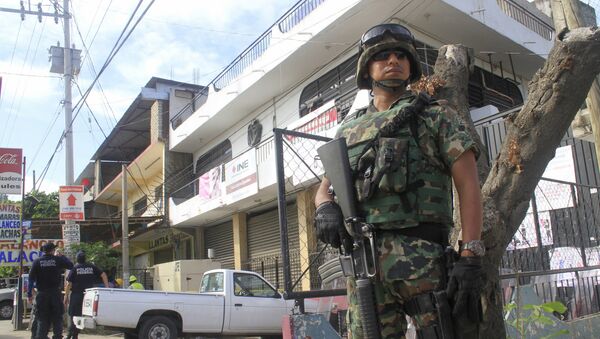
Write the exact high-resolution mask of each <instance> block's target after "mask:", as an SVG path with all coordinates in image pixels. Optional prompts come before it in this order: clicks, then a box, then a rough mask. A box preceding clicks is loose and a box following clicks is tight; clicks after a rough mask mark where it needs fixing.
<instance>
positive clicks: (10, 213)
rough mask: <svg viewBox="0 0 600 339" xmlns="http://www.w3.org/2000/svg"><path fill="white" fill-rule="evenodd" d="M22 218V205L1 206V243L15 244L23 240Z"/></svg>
mask: <svg viewBox="0 0 600 339" xmlns="http://www.w3.org/2000/svg"><path fill="white" fill-rule="evenodd" d="M20 218H21V205H20V204H0V243H6V242H8V243H13V242H18V241H19V240H20V239H21V232H22V229H21V221H20Z"/></svg>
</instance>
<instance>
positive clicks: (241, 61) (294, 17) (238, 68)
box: [171, 0, 325, 129]
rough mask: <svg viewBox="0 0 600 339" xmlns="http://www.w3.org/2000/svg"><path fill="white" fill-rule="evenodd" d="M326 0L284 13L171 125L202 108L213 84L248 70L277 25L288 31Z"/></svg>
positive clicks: (308, 0) (311, 0) (305, 0)
mask: <svg viewBox="0 0 600 339" xmlns="http://www.w3.org/2000/svg"><path fill="white" fill-rule="evenodd" d="M323 2H325V0H300V1H298V2H297V3H296V4H295V5H294V6H293V7H292V8H291V9H290V10H288V11H287V12H286V13H284V14H283V16H282V17H281V18H279V19H278V20H277V21H276V22H275V24H273V25H272V26H271V27H269V28H268V29H267V30H266V31H265V32H264V33H263V34H261V35H260V36H259V37H258V39H256V40H255V41H254V42H253V43H252V44H250V46H248V47H247V48H246V49H245V50H244V51H242V53H240V55H239V56H238V57H236V58H235V59H234V60H233V61H232V62H231V63H230V64H229V65H227V66H226V67H225V68H224V69H223V71H221V73H219V74H218V75H217V76H216V77H215V78H214V79H213V80H212V81H211V82H210V83H209V84H208V85H207V86H206V88H205V89H203V90H202V91H201V92H200V93H199V94H198V95H196V97H194V99H193V100H192V102H191V103H190V104H188V105H186V106H185V107H183V108H182V109H181V111H179V112H178V113H177V114H175V116H173V117H172V118H171V127H172V128H173V129H176V128H177V127H179V126H181V124H182V123H183V122H184V121H185V120H187V119H188V118H189V117H190V116H191V115H192V114H193V113H194V112H195V111H196V110H197V109H198V108H200V107H201V106H202V105H203V104H204V102H205V101H206V99H207V97H208V89H209V87H210V86H211V85H212V86H213V88H214V89H215V91H219V90H221V89H223V88H225V87H227V85H229V84H230V83H231V82H232V81H233V80H235V79H236V78H237V77H238V76H240V74H242V73H243V72H244V70H246V68H248V67H249V66H250V65H252V63H254V61H256V60H257V59H258V58H259V57H260V56H261V55H262V54H263V53H264V52H265V51H266V50H267V49H268V48H269V46H270V45H271V36H272V33H273V28H274V27H276V26H277V28H278V29H279V31H280V32H282V33H287V32H289V31H290V30H291V29H292V28H293V27H295V26H296V25H297V24H298V23H300V22H301V21H302V20H303V19H304V18H306V17H307V16H308V14H310V13H311V12H312V11H313V10H315V9H316V8H317V7H318V6H319V5H321V4H322V3H323Z"/></svg>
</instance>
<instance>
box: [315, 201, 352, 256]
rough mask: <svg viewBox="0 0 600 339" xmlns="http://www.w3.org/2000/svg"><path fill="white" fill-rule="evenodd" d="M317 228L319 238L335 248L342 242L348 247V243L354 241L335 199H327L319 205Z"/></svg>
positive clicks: (316, 220) (316, 217) (316, 215)
mask: <svg viewBox="0 0 600 339" xmlns="http://www.w3.org/2000/svg"><path fill="white" fill-rule="evenodd" d="M315 228H316V229H317V239H319V240H321V241H322V242H324V243H326V244H330V245H331V246H333V247H335V248H340V246H341V245H342V244H343V245H344V247H345V248H348V247H347V246H348V244H351V243H352V238H350V235H349V234H348V232H347V231H346V227H345V226H344V216H343V215H342V210H341V209H340V206H339V205H338V204H336V203H335V202H334V201H326V202H324V203H321V204H320V205H319V206H318V207H317V211H316V213H315Z"/></svg>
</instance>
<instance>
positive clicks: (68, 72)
mask: <svg viewBox="0 0 600 339" xmlns="http://www.w3.org/2000/svg"><path fill="white" fill-rule="evenodd" d="M63 10H64V16H63V22H64V32H65V52H64V62H65V72H64V77H65V101H64V107H65V152H66V156H65V179H66V184H67V185H73V181H74V175H73V171H74V170H73V128H72V123H71V119H72V113H73V112H72V105H73V103H72V102H71V81H72V79H73V67H72V63H71V60H72V54H71V28H70V27H69V23H70V20H69V0H63ZM67 223H69V222H67Z"/></svg>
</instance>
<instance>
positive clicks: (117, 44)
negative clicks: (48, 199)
mask: <svg viewBox="0 0 600 339" xmlns="http://www.w3.org/2000/svg"><path fill="white" fill-rule="evenodd" d="M154 1H155V0H152V1H151V2H150V4H149V5H148V6H147V7H146V9H145V10H144V11H143V12H142V14H141V15H140V17H139V18H138V20H137V21H136V22H135V24H134V25H133V27H132V28H131V29H130V30H129V32H128V33H127V34H126V35H125V37H124V38H123V40H122V41H120V42H119V40H121V37H122V36H123V34H124V33H125V31H126V30H127V27H128V26H129V23H130V22H131V21H132V20H133V17H134V16H135V13H136V12H137V10H138V8H139V6H140V5H141V3H142V0H140V2H139V3H138V6H136V9H135V10H134V12H133V13H132V15H131V17H130V20H129V21H128V22H127V24H126V25H125V27H124V28H123V31H122V33H121V35H120V36H119V38H118V39H117V42H115V45H114V47H113V49H112V50H111V53H110V55H109V57H108V58H107V60H106V61H105V62H104V65H103V66H102V68H101V69H100V71H99V72H98V75H97V76H96V77H95V78H94V80H93V81H92V83H91V84H90V86H89V87H88V89H87V90H86V91H85V92H84V94H83V96H82V97H81V98H80V99H79V101H78V102H77V104H75V105H74V106H73V108H74V109H75V108H77V112H76V113H75V115H73V118H72V119H71V122H70V124H69V128H68V129H69V130H70V129H71V126H73V122H74V121H75V119H76V118H77V116H78V115H79V112H80V111H81V107H82V106H81V103H82V102H85V100H86V99H87V97H88V95H89V94H90V92H91V90H92V88H93V87H94V85H95V84H96V82H97V81H98V79H99V78H100V75H102V73H104V71H105V70H106V68H107V67H108V65H109V64H110V62H111V61H112V59H113V58H114V57H115V55H116V54H117V53H118V52H119V50H120V49H121V48H122V47H123V45H124V44H125V42H126V41H127V39H128V38H129V36H131V33H133V31H134V30H135V28H136V27H137V25H138V24H139V23H140V21H141V20H142V18H143V17H144V16H145V14H146V13H147V12H148V10H149V9H150V7H151V6H152V5H153V4H154ZM66 131H67V129H66V128H65V131H64V132H63V134H62V135H61V137H60V138H59V140H58V144H57V147H56V149H55V151H54V152H53V154H52V156H51V157H50V159H49V160H48V163H47V165H46V167H45V168H44V171H43V173H44V176H43V177H41V180H43V178H44V177H45V174H46V173H47V168H48V167H49V166H50V163H51V162H52V160H53V159H54V156H55V153H56V152H57V150H58V147H59V146H60V144H61V142H62V140H63V138H65V136H66ZM41 182H42V181H40V185H41Z"/></svg>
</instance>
